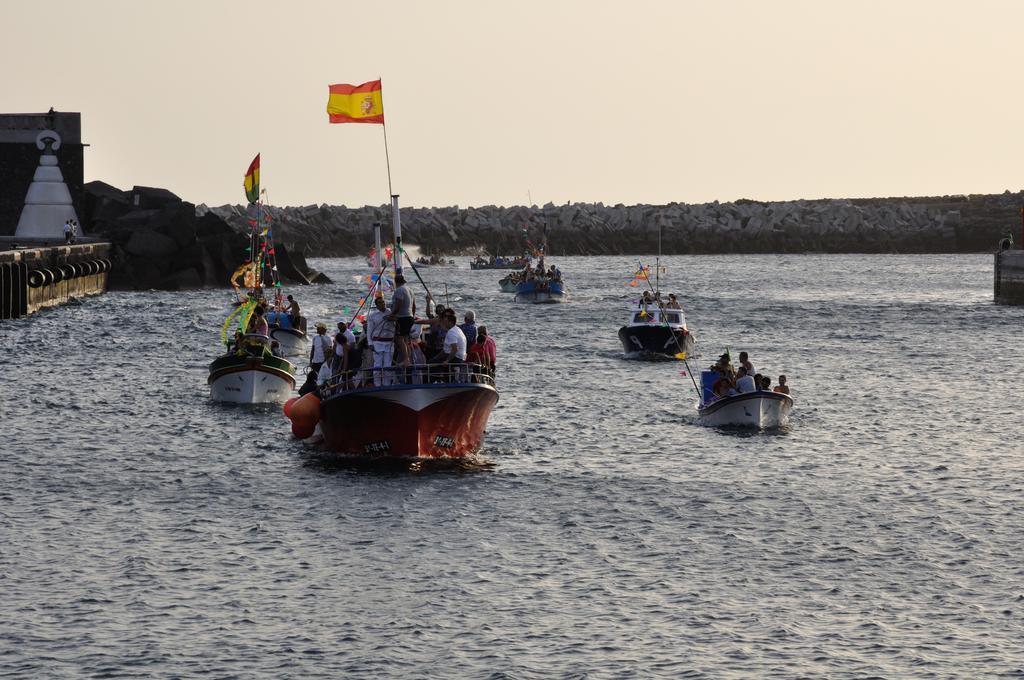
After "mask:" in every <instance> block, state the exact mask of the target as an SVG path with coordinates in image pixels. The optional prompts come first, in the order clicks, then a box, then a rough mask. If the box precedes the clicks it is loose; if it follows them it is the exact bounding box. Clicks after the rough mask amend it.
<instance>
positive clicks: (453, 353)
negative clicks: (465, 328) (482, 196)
mask: <svg viewBox="0 0 1024 680" xmlns="http://www.w3.org/2000/svg"><path fill="white" fill-rule="evenodd" d="M444 327H445V328H446V329H447V333H445V336H444V351H443V352H442V353H441V355H440V356H439V357H438V358H439V359H440V363H443V364H456V366H457V367H456V368H454V369H453V370H452V374H453V375H456V376H457V377H458V382H463V381H464V378H465V374H464V373H463V369H465V366H460V365H459V364H465V363H466V334H465V333H463V332H462V329H461V328H459V327H458V326H457V325H455V313H454V312H449V313H448V314H446V315H445V317H444Z"/></svg>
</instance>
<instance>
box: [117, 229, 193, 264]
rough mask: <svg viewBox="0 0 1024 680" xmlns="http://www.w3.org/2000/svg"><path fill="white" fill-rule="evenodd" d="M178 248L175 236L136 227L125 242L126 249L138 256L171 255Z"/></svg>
mask: <svg viewBox="0 0 1024 680" xmlns="http://www.w3.org/2000/svg"><path fill="white" fill-rule="evenodd" d="M178 250H179V248H178V244H177V243H175V241H174V239H173V238H171V237H170V236H165V235H164V234H161V233H160V232H158V231H153V230H152V229H136V230H135V231H133V232H132V235H131V237H130V238H129V239H128V243H126V244H124V251H125V252H126V253H128V254H129V255H135V256H137V257H149V258H161V257H170V256H172V255H174V254H175V253H177V252H178Z"/></svg>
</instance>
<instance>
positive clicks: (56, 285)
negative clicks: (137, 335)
mask: <svg viewBox="0 0 1024 680" xmlns="http://www.w3.org/2000/svg"><path fill="white" fill-rule="evenodd" d="M6 247H7V246H5V245H4V244H3V243H0V319H17V318H19V317H23V316H27V315H29V314H32V313H33V312H35V311H38V310H40V309H43V308H45V307H53V306H55V305H61V304H64V303H65V302H67V301H68V300H71V299H72V298H82V297H86V296H88V295H98V294H99V293H102V292H103V291H105V290H106V289H107V274H108V272H109V271H110V267H111V263H110V244H109V243H84V244H80V245H64V246H44V247H28V248H13V249H10V250H5V249H4V248H6Z"/></svg>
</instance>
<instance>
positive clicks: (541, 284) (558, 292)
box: [516, 279, 565, 304]
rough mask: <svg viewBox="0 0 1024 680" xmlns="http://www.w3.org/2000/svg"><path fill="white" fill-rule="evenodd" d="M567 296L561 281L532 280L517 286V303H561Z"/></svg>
mask: <svg viewBox="0 0 1024 680" xmlns="http://www.w3.org/2000/svg"><path fill="white" fill-rule="evenodd" d="M564 296H565V286H564V285H563V284H562V282H561V281H550V280H547V279H530V280H529V281H523V282H522V283H520V284H519V285H517V286H516V302H531V303H534V304H542V303H549V304H550V303H554V302H561V301H562V298H563V297H564Z"/></svg>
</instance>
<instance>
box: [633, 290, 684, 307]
mask: <svg viewBox="0 0 1024 680" xmlns="http://www.w3.org/2000/svg"><path fill="white" fill-rule="evenodd" d="M637 306H639V307H640V309H642V310H644V311H647V310H648V308H650V307H654V308H656V309H657V308H659V307H664V308H665V309H682V308H683V307H682V305H680V304H679V299H678V298H677V297H676V294H675V293H669V294H668V299H667V300H665V301H662V299H661V291H656V292H651V291H649V290H645V291H644V294H643V295H641V296H640V300H639V301H638V302H637Z"/></svg>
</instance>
